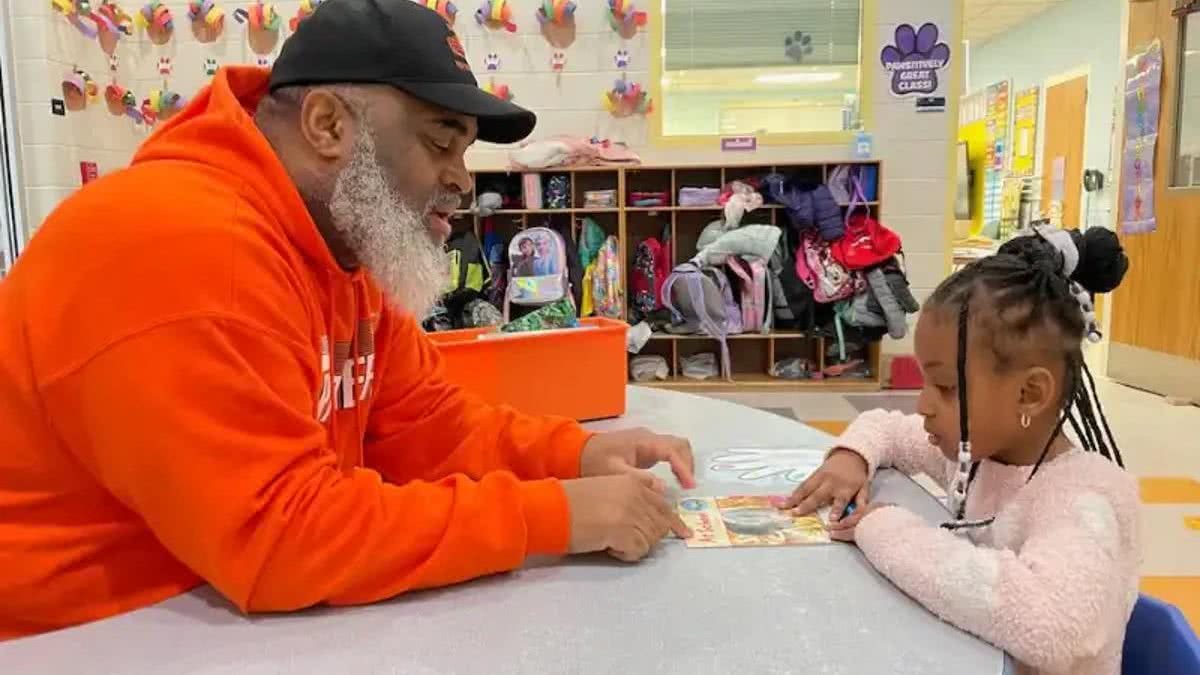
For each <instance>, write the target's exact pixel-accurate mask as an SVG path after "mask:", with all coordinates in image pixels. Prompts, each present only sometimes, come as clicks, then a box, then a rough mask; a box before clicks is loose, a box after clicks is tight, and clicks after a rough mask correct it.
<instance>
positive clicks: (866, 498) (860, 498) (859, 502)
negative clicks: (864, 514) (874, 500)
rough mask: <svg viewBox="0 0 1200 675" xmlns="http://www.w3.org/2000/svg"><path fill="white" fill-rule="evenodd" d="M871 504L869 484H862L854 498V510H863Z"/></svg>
mask: <svg viewBox="0 0 1200 675" xmlns="http://www.w3.org/2000/svg"><path fill="white" fill-rule="evenodd" d="M870 503H871V484H870V483H869V482H868V483H863V486H862V489H861V490H859V491H858V494H857V495H855V496H854V508H856V509H865V508H867V505H868V504H870Z"/></svg>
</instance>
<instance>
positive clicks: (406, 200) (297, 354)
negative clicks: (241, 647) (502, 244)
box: [0, 0, 693, 639]
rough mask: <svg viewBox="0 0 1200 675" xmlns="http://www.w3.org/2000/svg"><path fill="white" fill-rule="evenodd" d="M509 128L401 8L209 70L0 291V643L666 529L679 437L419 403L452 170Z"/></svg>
mask: <svg viewBox="0 0 1200 675" xmlns="http://www.w3.org/2000/svg"><path fill="white" fill-rule="evenodd" d="M534 123H535V119H534V116H533V115H532V114H531V113H529V112H527V111H525V110H522V109H520V108H518V107H516V106H514V105H512V104H510V103H507V102H503V101H501V100H499V99H497V98H494V97H491V96H490V95H489V94H487V93H485V92H483V91H481V90H480V89H479V88H478V86H477V84H476V81H475V78H474V77H473V76H472V75H471V72H470V68H469V67H468V65H467V63H466V60H465V57H464V55H463V51H462V47H461V45H460V44H459V41H458V39H457V38H456V37H455V36H454V33H453V32H452V31H451V29H450V28H449V26H447V24H446V23H445V22H444V21H443V20H442V19H441V18H440V17H439V16H438V15H437V14H435V13H434V12H432V11H430V10H428V9H425V8H424V7H423V6H421V5H419V4H417V3H413V2H411V0H329V1H327V2H325V3H323V4H322V5H321V7H320V8H318V9H317V11H316V12H315V13H314V14H313V15H312V16H311V17H309V18H308V19H307V20H305V21H304V22H303V23H302V24H301V25H300V28H299V30H298V31H297V32H296V34H295V35H294V36H293V37H292V38H291V39H289V40H288V42H287V43H286V44H285V45H284V47H283V51H282V53H281V55H280V57H279V59H278V62H277V64H276V66H275V69H274V72H273V73H268V72H267V71H263V70H257V69H249V68H227V69H224V70H222V71H220V72H219V73H218V75H217V77H216V80H215V81H214V83H213V84H212V86H211V87H209V88H207V89H205V90H203V91H202V92H200V93H199V95H198V96H197V97H196V98H195V100H194V101H193V102H192V103H191V104H190V105H189V106H188V107H187V109H186V110H184V111H183V112H182V113H180V114H179V115H178V116H177V117H176V118H174V119H172V120H170V121H169V122H167V123H165V124H163V125H162V127H161V128H160V129H158V130H157V131H156V132H155V134H154V135H153V136H151V138H150V139H149V140H148V141H147V142H146V143H145V144H144V145H143V146H142V148H141V149H140V150H139V151H138V153H137V155H136V156H135V158H134V160H133V163H132V165H131V166H130V167H129V168H128V169H125V170H123V171H119V172H117V173H114V174H112V175H111V176H108V177H105V178H104V179H102V180H100V181H97V182H96V183H93V184H91V185H88V186H87V187H86V188H84V189H82V190H80V191H79V192H78V193H76V194H75V195H74V196H72V197H71V198H70V199H68V200H66V201H65V202H64V203H63V204H62V205H61V206H60V207H59V208H58V209H57V210H56V211H55V212H54V213H53V214H52V215H51V216H50V217H49V218H48V219H47V220H46V222H45V224H44V225H43V226H42V228H41V229H40V231H39V232H38V234H37V236H36V237H35V238H34V239H33V241H32V242H31V245H30V246H29V248H28V250H27V251H26V252H25V254H24V255H23V256H22V257H21V259H20V260H19V261H18V262H17V264H16V265H15V266H14V268H13V270H12V273H11V274H10V275H9V277H8V279H6V280H5V281H4V282H3V283H2V284H0V570H4V572H3V574H0V639H3V638H11V637H15V636H21V635H29V634H33V633H37V632H41V631H46V630H50V629H54V628H59V627H63V626H69V625H73V624H78V623H81V622H85V621H90V620H94V619H98V618H102V617H105V616H110V615H113V614H116V613H119V612H124V611H128V610H131V609H134V608H138V607H142V606H145V605H149V604H151V603H155V602H158V601H160V600H163V599H164V598H168V597H171V596H173V595H176V594H179V593H182V592H184V591H187V590H188V589H191V588H193V587H195V586H197V585H199V584H201V583H205V582H207V583H210V584H212V585H213V586H215V587H216V588H217V589H218V590H219V591H220V592H221V593H223V594H224V595H225V596H226V597H227V598H229V599H230V600H231V601H232V602H233V603H234V604H235V605H237V606H238V607H239V608H241V609H242V610H244V611H286V610H292V609H298V608H302V607H308V606H311V605H314V604H318V603H330V604H355V603H367V602H372V601H376V600H380V599H383V598H388V597H391V596H394V595H396V594H399V593H403V592H405V591H408V590H411V589H416V588H426V587H432V586H442V585H446V584H453V583H457V582H461V581H464V580H467V579H471V578H474V577H478V576H481V575H486V574H493V573H497V572H502V571H506V570H512V569H515V568H518V567H520V566H521V565H522V564H523V562H524V560H525V559H526V557H527V556H530V555H533V554H563V553H568V552H570V553H582V552H588V551H609V552H610V553H612V554H613V555H615V556H617V557H618V558H621V559H623V560H630V561H632V560H636V559H639V558H641V557H642V556H644V555H646V554H647V552H648V551H649V550H650V549H651V547H653V545H654V544H655V543H656V542H657V541H658V540H660V539H661V538H662V537H664V536H665V535H666V534H667V533H668V532H669V531H670V530H672V529H673V528H674V529H675V530H676V532H677V533H679V534H686V530H684V529H683V526H682V524H681V523H679V521H678V519H677V518H676V517H675V515H674V512H673V509H672V508H671V506H670V504H669V503H668V501H667V499H666V497H665V495H664V492H665V490H664V486H663V485H662V483H661V482H660V481H658V480H656V479H654V478H653V477H652V476H650V475H649V474H648V473H646V472H644V471H642V469H646V468H649V467H651V466H652V465H654V464H656V463H659V462H662V461H666V462H669V463H670V464H671V466H672V468H673V470H674V472H675V474H676V476H677V477H678V478H679V480H680V481H681V483H683V484H684V486H685V487H691V483H692V482H693V478H692V456H691V450H690V448H689V446H688V444H687V443H686V442H685V441H683V440H680V439H676V438H669V437H661V436H656V435H653V434H651V433H649V432H646V431H631V432H623V433H613V434H605V435H599V436H594V435H590V434H588V433H586V432H584V431H583V430H582V429H581V428H580V427H579V426H578V425H577V424H575V423H574V422H570V421H567V420H558V419H546V418H535V417H529V416H525V415H521V414H519V413H516V412H514V411H512V410H508V409H505V408H495V407H490V406H486V405H484V404H482V403H480V402H479V401H477V400H475V399H473V398H472V397H471V396H469V395H467V394H465V393H464V392H462V391H461V390H459V389H457V388H455V387H454V386H451V385H449V384H447V382H446V381H445V380H444V378H443V376H442V370H441V366H440V363H439V359H438V354H437V351H436V350H435V349H434V348H433V347H432V346H431V345H430V342H429V341H428V340H427V339H426V338H425V337H424V335H423V334H422V332H421V330H420V329H419V327H418V326H417V324H416V322H415V321H414V318H413V317H414V315H416V316H420V315H422V313H423V312H424V311H425V310H427V309H428V308H429V306H430V304H431V302H433V300H434V298H435V297H436V296H437V294H438V291H439V290H440V289H441V288H443V287H444V281H445V276H446V271H447V269H448V265H447V258H446V255H445V253H444V251H443V244H444V242H445V239H446V237H447V235H448V234H449V232H450V228H449V224H448V218H449V217H450V214H451V212H452V211H453V210H454V209H455V207H456V206H457V205H458V203H459V200H460V198H461V197H462V195H463V194H464V193H466V192H468V191H470V190H471V183H470V178H469V175H468V173H467V169H466V166H465V165H464V160H463V156H464V152H465V151H466V149H467V147H468V146H469V145H470V144H471V143H472V142H473V141H474V140H476V139H477V138H478V139H481V140H486V141H492V142H500V143H509V142H515V141H517V140H520V139H521V138H523V137H525V136H526V135H528V134H529V133H530V132H531V131H532V129H533V126H534Z"/></svg>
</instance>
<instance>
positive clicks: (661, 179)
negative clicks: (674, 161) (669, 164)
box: [623, 169, 675, 209]
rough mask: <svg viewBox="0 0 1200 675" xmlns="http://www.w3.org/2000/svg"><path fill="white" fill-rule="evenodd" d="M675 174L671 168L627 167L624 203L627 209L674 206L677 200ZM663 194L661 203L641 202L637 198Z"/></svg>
mask: <svg viewBox="0 0 1200 675" xmlns="http://www.w3.org/2000/svg"><path fill="white" fill-rule="evenodd" d="M673 179H674V176H673V174H672V172H671V171H670V170H669V169H626V170H625V194H624V195H623V196H624V199H625V201H624V204H625V207H626V209H653V208H662V207H669V206H672V205H673V204H674V203H675V201H674V199H675V198H674V197H673V196H672V193H673V192H674V185H673ZM651 194H654V195H657V194H661V195H662V196H663V203H661V204H646V203H639V202H638V200H637V199H636V198H637V197H638V196H641V195H651Z"/></svg>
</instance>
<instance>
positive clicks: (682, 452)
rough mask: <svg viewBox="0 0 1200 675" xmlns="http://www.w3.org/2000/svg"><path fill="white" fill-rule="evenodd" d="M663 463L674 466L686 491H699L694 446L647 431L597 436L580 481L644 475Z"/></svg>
mask: <svg viewBox="0 0 1200 675" xmlns="http://www.w3.org/2000/svg"><path fill="white" fill-rule="evenodd" d="M660 462H667V463H668V464H670V465H671V471H672V472H674V474H675V478H677V479H678V480H679V484H680V485H681V486H682V487H683V488H684V489H685V490H690V489H692V488H694V487H696V476H695V471H696V468H695V459H693V457H692V446H691V444H690V443H688V442H687V441H686V440H684V439H682V438H676V437H675V436H660V435H658V434H655V433H651V432H650V431H648V430H646V429H630V430H629V431H613V432H610V433H607V434H597V435H595V436H593V437H592V439H591V440H590V441H588V442H587V445H585V446H583V453H582V454H581V456H580V459H579V477H580V478H590V477H593V476H613V475H620V474H628V473H635V472H636V473H642V471H641V470H642V469H649V468H651V467H653V466H654V465H656V464H658V463H660Z"/></svg>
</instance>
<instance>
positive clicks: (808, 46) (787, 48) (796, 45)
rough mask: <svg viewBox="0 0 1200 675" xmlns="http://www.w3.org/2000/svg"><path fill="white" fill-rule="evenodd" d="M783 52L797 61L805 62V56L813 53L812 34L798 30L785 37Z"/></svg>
mask: <svg viewBox="0 0 1200 675" xmlns="http://www.w3.org/2000/svg"><path fill="white" fill-rule="evenodd" d="M783 53H784V54H785V55H786V56H787V57H788V58H789V59H791V60H792V61H795V62H796V63H803V62H804V57H806V56H811V55H812V53H813V45H812V36H811V35H809V34H808V33H805V32H804V31H799V30H798V31H796V32H795V33H792V34H791V35H789V36H787V37H785V38H784V39H783Z"/></svg>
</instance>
